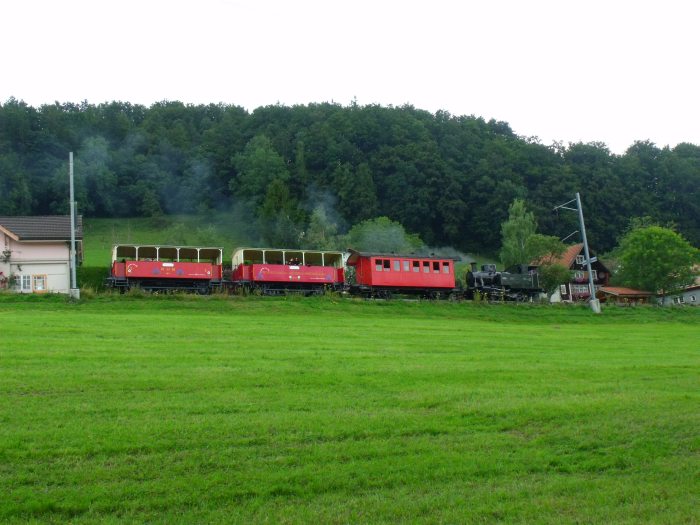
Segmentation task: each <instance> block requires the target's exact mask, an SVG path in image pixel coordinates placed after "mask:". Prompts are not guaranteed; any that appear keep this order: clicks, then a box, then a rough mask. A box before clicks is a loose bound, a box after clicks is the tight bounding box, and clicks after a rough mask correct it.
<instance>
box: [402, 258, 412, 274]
mask: <svg viewBox="0 0 700 525" xmlns="http://www.w3.org/2000/svg"><path fill="white" fill-rule="evenodd" d="M403 271H404V272H410V271H411V262H410V261H404V262H403Z"/></svg>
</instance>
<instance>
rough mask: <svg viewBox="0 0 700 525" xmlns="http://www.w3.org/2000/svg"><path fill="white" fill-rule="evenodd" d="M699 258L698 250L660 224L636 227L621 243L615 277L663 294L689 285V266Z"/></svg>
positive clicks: (643, 288)
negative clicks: (618, 268)
mask: <svg viewBox="0 0 700 525" xmlns="http://www.w3.org/2000/svg"><path fill="white" fill-rule="evenodd" d="M699 260H700V251H699V250H698V249H697V248H694V247H693V246H691V245H690V244H689V243H688V241H686V240H685V239H684V238H683V237H682V236H681V235H679V234H678V233H676V232H674V231H673V230H670V229H668V228H662V227H661V226H646V227H641V228H636V229H633V230H631V231H630V232H628V233H627V234H626V235H625V236H624V237H623V238H622V241H621V242H620V247H619V262H620V270H619V273H618V275H617V280H618V281H619V282H621V283H622V284H626V285H628V286H631V287H633V288H638V289H640V290H648V291H651V292H657V291H660V292H661V293H662V294H664V293H666V292H668V291H670V290H673V289H674V288H678V287H681V286H685V285H689V284H692V283H693V279H694V277H695V274H694V272H693V269H692V267H693V265H694V264H696V263H697V262H698V261H699Z"/></svg>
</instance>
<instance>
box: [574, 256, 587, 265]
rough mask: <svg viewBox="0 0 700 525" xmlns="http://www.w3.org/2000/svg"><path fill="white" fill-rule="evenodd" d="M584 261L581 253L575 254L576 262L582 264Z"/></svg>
mask: <svg viewBox="0 0 700 525" xmlns="http://www.w3.org/2000/svg"><path fill="white" fill-rule="evenodd" d="M584 263H585V258H584V257H583V255H577V256H576V264H584Z"/></svg>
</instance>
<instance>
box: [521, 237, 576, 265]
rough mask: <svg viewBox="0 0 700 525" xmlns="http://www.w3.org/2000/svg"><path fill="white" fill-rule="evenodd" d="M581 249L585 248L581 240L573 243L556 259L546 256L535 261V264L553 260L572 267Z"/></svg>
mask: <svg viewBox="0 0 700 525" xmlns="http://www.w3.org/2000/svg"><path fill="white" fill-rule="evenodd" d="M581 250H583V243H582V242H580V243H578V244H572V245H571V246H569V247H568V248H567V249H566V251H565V252H564V253H562V254H561V256H559V257H558V258H556V259H552V258H551V257H550V256H546V255H545V256H544V257H542V259H540V260H538V261H533V264H542V263H543V262H547V263H549V262H551V263H552V264H561V265H562V266H563V267H565V268H571V266H572V265H573V264H574V261H576V256H577V255H579V254H580V253H581Z"/></svg>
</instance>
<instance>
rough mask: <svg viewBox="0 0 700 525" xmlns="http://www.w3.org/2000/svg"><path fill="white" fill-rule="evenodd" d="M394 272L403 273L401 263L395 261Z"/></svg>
mask: <svg viewBox="0 0 700 525" xmlns="http://www.w3.org/2000/svg"><path fill="white" fill-rule="evenodd" d="M394 271H395V272H400V271H401V261H394Z"/></svg>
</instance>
